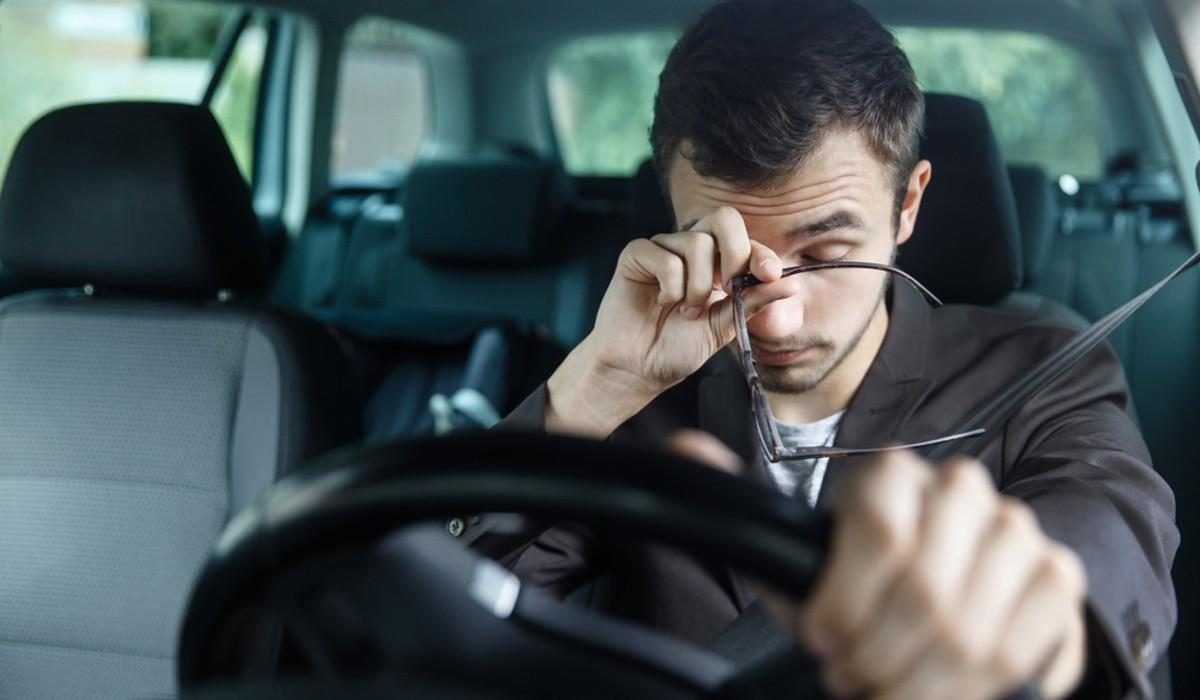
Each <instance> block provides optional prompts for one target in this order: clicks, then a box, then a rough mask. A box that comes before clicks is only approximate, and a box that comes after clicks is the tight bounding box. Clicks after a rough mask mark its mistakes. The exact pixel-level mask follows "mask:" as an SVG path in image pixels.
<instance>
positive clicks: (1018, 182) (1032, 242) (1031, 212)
mask: <svg viewBox="0 0 1200 700" xmlns="http://www.w3.org/2000/svg"><path fill="white" fill-rule="evenodd" d="M1008 179H1009V181H1010V182H1011V183H1012V189H1013V198H1014V199H1015V200H1016V202H1017V220H1018V221H1019V222H1020V226H1021V253H1022V255H1023V257H1024V259H1025V283H1026V285H1028V283H1030V282H1032V281H1034V280H1036V279H1037V278H1038V276H1039V275H1041V274H1042V271H1043V270H1045V269H1046V265H1047V264H1049V262H1050V257H1051V248H1052V247H1053V246H1054V234H1055V229H1054V224H1055V221H1056V220H1057V218H1058V214H1057V209H1058V204H1057V202H1055V200H1054V192H1053V190H1052V189H1051V185H1050V178H1049V177H1047V175H1046V171H1045V169H1043V168H1042V167H1041V166H1040V165H1010V166H1008Z"/></svg>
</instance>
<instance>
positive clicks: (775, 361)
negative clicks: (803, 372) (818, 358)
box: [753, 345, 816, 366]
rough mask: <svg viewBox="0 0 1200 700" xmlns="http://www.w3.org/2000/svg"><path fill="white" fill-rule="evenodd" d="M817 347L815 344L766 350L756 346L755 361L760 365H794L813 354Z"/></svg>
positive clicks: (754, 349) (754, 351) (754, 350)
mask: <svg viewBox="0 0 1200 700" xmlns="http://www.w3.org/2000/svg"><path fill="white" fill-rule="evenodd" d="M815 349H816V346H813V345H810V346H808V347H806V348H800V349H795V350H787V349H785V350H765V349H763V348H758V347H755V348H753V354H754V361H755V362H757V363H759V364H760V365H776V366H780V365H794V364H796V363H797V362H800V361H802V360H803V359H805V358H806V357H808V356H809V355H811V354H812V352H813V351H814V350H815Z"/></svg>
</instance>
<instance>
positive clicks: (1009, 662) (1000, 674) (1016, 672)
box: [989, 646, 1031, 686]
mask: <svg viewBox="0 0 1200 700" xmlns="http://www.w3.org/2000/svg"><path fill="white" fill-rule="evenodd" d="M989 666H990V667H991V672H992V675H993V676H995V678H996V680H997V681H998V682H999V683H1001V684H1003V685H1005V686H1009V685H1013V684H1016V683H1019V682H1020V681H1023V680H1025V677H1026V676H1027V675H1029V671H1030V670H1031V669H1028V668H1026V666H1027V663H1026V662H1025V661H1024V659H1022V658H1021V655H1020V653H1018V652H1017V651H1016V650H1015V649H1013V648H1012V647H1008V646H1001V647H1000V648H998V649H996V650H995V651H994V652H993V653H992V658H991V662H990V663H989Z"/></svg>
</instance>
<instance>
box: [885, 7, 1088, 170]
mask: <svg viewBox="0 0 1200 700" xmlns="http://www.w3.org/2000/svg"><path fill="white" fill-rule="evenodd" d="M893 31H894V32H895V34H896V38H897V39H898V40H899V42H900V45H901V46H902V47H903V48H904V51H905V53H907V54H908V58H909V61H910V62H911V63H912V65H913V70H915V71H916V74H917V82H918V83H920V85H921V88H922V89H923V90H926V91H930V92H950V93H955V94H959V95H966V96H967V97H973V98H975V99H977V100H979V101H981V102H982V103H983V104H984V106H985V107H986V108H987V111H988V116H989V117H990V119H991V122H992V128H993V129H994V130H995V132H996V140H997V141H998V142H999V146H1000V151H1001V153H1002V154H1003V156H1004V158H1005V160H1007V161H1010V162H1024V163H1036V164H1039V165H1041V166H1042V167H1044V168H1045V169H1046V170H1047V172H1049V173H1051V174H1052V175H1054V176H1059V175H1066V174H1069V175H1075V176H1078V177H1080V178H1088V179H1091V178H1095V177H1098V176H1100V175H1102V174H1103V170H1104V162H1103V160H1104V149H1103V141H1102V138H1101V134H1102V128H1101V127H1102V123H1101V122H1100V119H1102V117H1103V114H1104V111H1103V110H1102V109H1101V108H1100V98H1099V94H1098V91H1097V89H1096V84H1095V81H1094V80H1093V79H1092V76H1091V75H1090V74H1089V71H1088V67H1087V66H1086V65H1085V64H1084V62H1083V61H1082V60H1081V58H1080V56H1079V55H1078V53H1076V51H1075V50H1074V49H1072V48H1071V47H1069V46H1067V45H1066V44H1062V43H1060V42H1058V41H1055V40H1053V39H1050V38H1047V37H1043V36H1038V35H1034V34H1022V33H1017V32H999V31H979V30H971V29H941V28H910V27H901V28H898V29H894V30H893Z"/></svg>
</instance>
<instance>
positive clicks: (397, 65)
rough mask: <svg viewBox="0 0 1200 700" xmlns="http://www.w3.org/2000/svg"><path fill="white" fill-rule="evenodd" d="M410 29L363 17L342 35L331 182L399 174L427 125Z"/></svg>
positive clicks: (425, 95) (424, 81) (421, 68)
mask: <svg viewBox="0 0 1200 700" xmlns="http://www.w3.org/2000/svg"><path fill="white" fill-rule="evenodd" d="M427 73H428V68H427V64H426V62H425V60H424V57H423V56H422V55H421V54H420V52H419V51H418V50H417V47H416V45H415V44H414V42H413V40H412V35H411V32H410V30H409V29H408V28H407V27H406V26H405V25H404V24H401V23H399V22H394V21H391V20H387V19H383V18H380V17H365V18H363V19H361V20H359V21H358V22H356V23H355V24H354V26H352V27H351V28H350V30H349V31H348V32H347V33H346V41H345V45H344V47H343V49H342V61H341V70H340V71H339V74H338V90H337V103H336V105H335V111H334V121H333V138H332V143H331V148H332V152H331V153H330V175H331V179H332V180H334V181H337V180H346V179H352V178H373V177H377V176H380V175H383V176H387V175H388V174H391V173H397V172H403V171H404V170H405V169H406V168H407V167H408V165H409V164H410V163H411V162H412V161H413V160H414V159H415V158H416V156H417V152H418V151H419V150H420V147H421V144H422V143H423V142H424V139H425V133H426V128H427V124H428V121H429V109H430V104H429V85H428V83H429V77H428V75H427Z"/></svg>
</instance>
